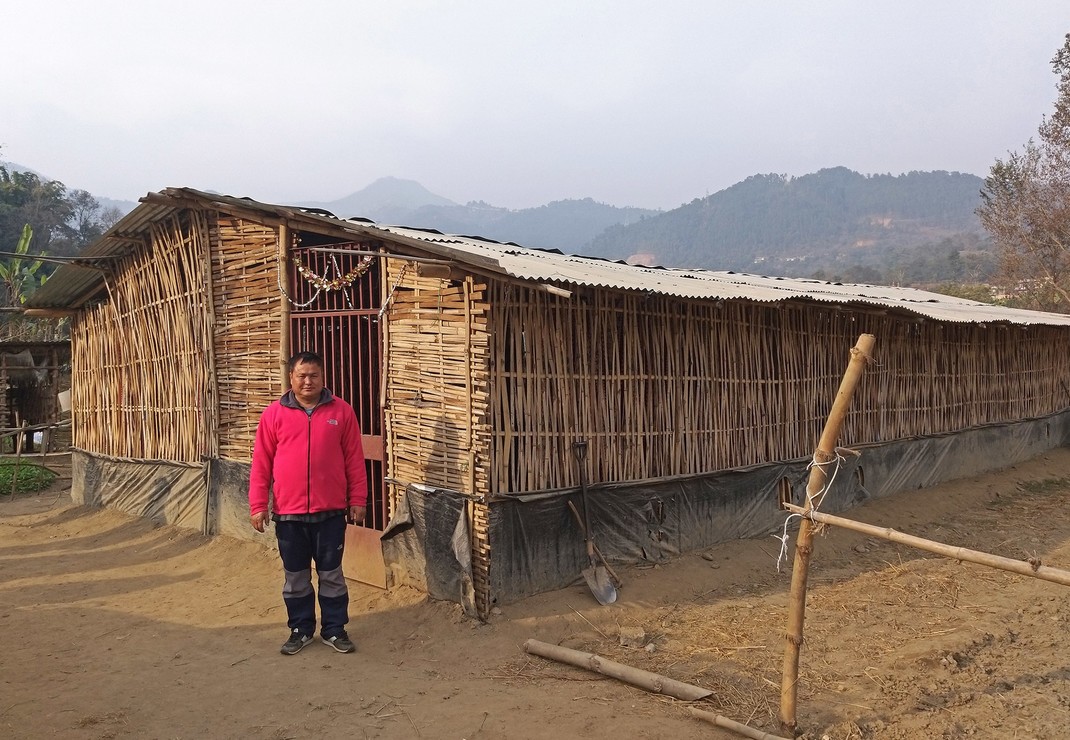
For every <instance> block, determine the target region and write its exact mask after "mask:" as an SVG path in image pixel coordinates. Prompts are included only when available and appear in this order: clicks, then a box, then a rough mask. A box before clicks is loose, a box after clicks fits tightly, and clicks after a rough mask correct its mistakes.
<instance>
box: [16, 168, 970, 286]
mask: <svg viewBox="0 0 1070 740" xmlns="http://www.w3.org/2000/svg"><path fill="white" fill-rule="evenodd" d="M14 166H15V167H18V165H14ZM20 169H24V168H20ZM983 184H984V181H983V180H982V179H981V178H980V177H977V176H975V175H970V174H963V173H959V172H944V171H935V172H909V173H905V174H901V175H891V174H876V175H863V174H859V173H858V172H854V171H852V170H850V169H847V168H846V167H833V168H828V169H823V170H820V171H818V172H815V173H811V174H807V175H802V176H798V177H789V176H786V175H777V174H764V175H754V176H752V177H749V178H747V179H746V180H744V181H742V182H739V183H737V184H735V185H732V186H731V187H728V188H726V189H724V190H721V191H719V192H716V193H714V194H712V195H708V196H706V197H704V198H696V199H695V200H693V201H691V202H690V203H687V204H684V205H682V206H680V207H679V208H676V209H673V210H670V211H658V210H653V209H644V208H621V207H617V206H612V205H607V204H605V203H598V202H596V201H594V200H592V199H590V198H585V199H582V200H559V201H553V202H551V203H547V204H546V205H543V206H539V207H536V208H525V209H518V210H514V209H508V208H502V207H499V206H494V205H490V204H489V203H486V202H484V201H472V202H469V203H466V204H463V205H462V204H459V203H455V202H453V201H451V200H449V199H448V198H445V197H443V196H440V195H437V194H435V193H432V192H431V191H429V190H427V189H426V188H424V187H423V186H422V185H420V184H419V183H417V182H415V181H412V180H404V179H399V178H394V177H384V178H381V179H379V180H376V181H375V182H373V183H371V184H370V185H368V186H367V187H365V188H363V189H361V190H358V191H356V192H354V193H352V194H350V195H347V196H345V197H344V198H340V199H337V200H334V201H306V202H300V203H293V204H291V205H298V206H304V207H308V208H316V209H321V210H325V211H329V212H330V213H332V214H334V215H336V216H338V217H340V218H351V217H362V218H367V219H370V220H372V221H376V222H378V223H386V224H393V225H401V226H412V227H417V228H429V229H436V230H438V231H441V232H443V233H451V234H463V235H468V236H480V237H484V238H488V239H494V240H496V241H502V242H514V243H516V244H521V245H523V246H526V247H539V248H553V249H559V250H561V251H564V252H569V253H576V254H584V255H588V256H593V257H603V258H606V259H615V260H628V261H631V262H636V263H642V264H660V265H664V266H673V267H688V268H705V269H714V270H736V271H746V272H763V273H765V274H770V275H784V276H807V277H808V276H812V275H814V274H816V273H824V272H831V273H833V274H838V273H842V272H843V271H844V269H845V267H849V268H851V269H854V268H859V269H861V270H862V276H863V277H864V278H868V279H869V281H877V280H882V279H883V280H885V281H891V280H892V279H895V280H896V281H898V280H899V277H900V275H899V274H896V275H894V276H893V277H892V278H889V277H887V276H885V274H884V273H886V272H888V271H889V270H891V269H893V268H894V266H895V264H897V263H902V262H918V261H921V262H925V263H930V264H927V266H925V267H923V268H920V271H921V272H925V273H932V272H933V271H934V270H935V271H936V272H937V273H940V272H948V271H947V270H946V269H944V268H945V267H946V265H943V263H942V262H940V260H942V259H944V258H945V257H946V258H947V259H948V260H951V261H954V260H956V259H958V258H959V257H960V256H961V255H973V254H984V253H985V252H986V246H985V240H984V237H983V235H982V230H981V226H980V222H979V220H978V218H977V216H976V214H975V213H974V210H975V209H976V208H977V206H978V205H980V190H981V187H982V186H983ZM97 200H98V201H99V202H101V204H102V205H113V206H116V207H118V208H119V209H120V210H121V211H123V212H124V213H125V212H127V211H129V210H130V209H131V208H133V206H134V205H135V204H133V203H129V202H123V201H113V200H109V199H105V198H99V197H98V198H97ZM934 248H937V249H936V250H935V252H937V253H938V255H937V256H936V257H934ZM985 259H987V258H985ZM985 259H981V262H985ZM934 260H936V262H934ZM985 264H987V262H986V263H985ZM961 267H962V265H961V264H957V268H956V269H958V268H961ZM857 271H858V270H856V272H857ZM958 271H959V272H961V270H960V269H958ZM901 272H902V271H900V273H901ZM952 272H955V271H954V270H953V271H952ZM940 279H943V278H940Z"/></svg>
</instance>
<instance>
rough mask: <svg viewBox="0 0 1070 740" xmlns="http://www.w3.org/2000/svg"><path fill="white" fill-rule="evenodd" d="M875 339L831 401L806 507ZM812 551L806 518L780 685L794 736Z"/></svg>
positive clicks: (783, 718) (862, 342)
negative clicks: (807, 584)
mask: <svg viewBox="0 0 1070 740" xmlns="http://www.w3.org/2000/svg"><path fill="white" fill-rule="evenodd" d="M876 341H877V340H876V338H875V337H874V336H873V335H872V334H862V335H861V336H860V337H859V338H858V341H857V342H856V343H855V346H854V348H853V349H852V350H851V359H850V361H849V362H848V364H847V370H846V371H845V372H844V375H843V380H842V381H841V382H840V389H839V391H837V393H836V398H835V400H834V401H833V403H832V410H831V411H830V412H829V415H828V419H827V420H826V421H825V428H824V429H823V430H822V432H821V437H820V439H819V440H818V443H817V449H816V450H814V464H813V465H812V466H811V468H810V479H809V481H808V482H807V484H806V505H805V510H806V511H809V510H810V509H811V507H812V505H817V504H820V503H821V501H820V499H817V500H815V498H817V497H818V496H819V495H823V494H822V489H823V488H824V486H825V481H826V479H827V477H828V476H827V475H826V474H825V465H826V464H828V463H829V462H831V461H832V460H834V459H835V449H836V442H837V440H838V439H839V436H840V427H842V426H843V420H844V418H845V417H846V416H847V410H848V408H849V407H850V405H851V398H852V397H853V396H854V392H855V388H856V387H857V386H858V382H859V380H860V379H861V377H862V371H863V370H864V369H865V366H866V361H867V360H868V359H869V358H870V356H871V355H872V352H873V345H874V344H875V343H876ZM812 554H813V526H812V522H811V521H810V520H809V519H807V518H806V517H805V516H804V517H803V520H802V522H801V523H800V525H799V534H798V538H797V540H796V543H795V563H794V565H793V566H792V571H791V593H790V598H789V602H788V626H787V630H786V632H785V635H784V638H785V641H784V668H783V675H782V676H781V684H780V730H781V732H783V733H784V734H786V735H788V736H789V737H794V736H795V728H796V725H797V720H796V700H797V698H798V688H799V651H800V649H801V648H802V643H803V624H804V622H805V620H806V582H807V579H808V578H809V575H810V556H811V555H812Z"/></svg>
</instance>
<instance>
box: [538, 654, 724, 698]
mask: <svg viewBox="0 0 1070 740" xmlns="http://www.w3.org/2000/svg"><path fill="white" fill-rule="evenodd" d="M524 652H527V653H532V654H533V655H539V656H542V657H543V658H550V659H551V660H556V661H558V662H559V663H568V664H569V665H574V666H576V667H577V668H586V669H587V670H589V671H594V672H595V673H601V674H603V675H606V676H610V677H611V678H616V679H619V680H621V681H624V682H625V683H630V684H631V685H632V686H638V687H639V688H641V689H646V690H647V691H650V692H653V693H655V694H665V695H666V696H671V697H673V698H675V699H685V700H687V701H695V700H697V699H705V698H706V697H707V696H709V695H710V694H712V693H713V692H712V691H710V690H709V689H704V688H702V687H701V686H694V685H692V684H689V683H684V682H682V681H676V680H675V679H672V678H666V677H665V676H661V675H658V674H657V673H651V672H650V671H644V670H643V669H641V668H633V667H632V666H628V665H624V664H623V663H617V662H615V661H612V660H609V659H607V658H603V657H601V656H598V655H595V654H594V653H584V652H580V651H579V650H573V649H572V648H567V647H561V646H560V645H551V644H550V643H548V642H542V641H540V640H535V639H531V640H528V641H526V642H525V643H524Z"/></svg>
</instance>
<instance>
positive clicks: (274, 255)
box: [212, 215, 287, 462]
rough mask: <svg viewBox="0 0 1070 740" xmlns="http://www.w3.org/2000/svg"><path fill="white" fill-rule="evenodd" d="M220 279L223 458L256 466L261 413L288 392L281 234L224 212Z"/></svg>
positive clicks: (216, 287)
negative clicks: (283, 362) (282, 366)
mask: <svg viewBox="0 0 1070 740" xmlns="http://www.w3.org/2000/svg"><path fill="white" fill-rule="evenodd" d="M212 279H213V293H214V295H213V301H214V303H215V315H216V333H215V342H214V348H215V362H216V367H217V368H218V370H217V376H216V377H217V386H218V389H217V392H218V396H219V456H220V457H221V458H223V459H230V460H236V461H242V462H249V461H250V460H251V459H252V452H253V440H254V439H255V437H256V426H257V423H258V422H259V420H260V413H261V412H262V411H263V410H264V408H265V407H266V406H267V405H268V404H270V403H271V402H272V401H274V400H275V399H276V398H278V397H279V396H281V395H282V393H283V390H284V389H283V379H282V376H281V373H280V370H279V356H280V355H279V353H280V350H279V347H280V342H281V341H282V319H281V316H282V308H283V305H282V304H283V302H284V301H285V300H286V299H285V298H284V297H283V296H282V295H281V294H280V292H279V273H278V241H277V233H276V231H275V229H273V228H271V227H269V226H265V225H263V224H259V223H255V222H252V221H247V220H243V219H240V218H233V217H229V216H224V215H220V216H219V217H218V219H216V221H215V223H214V225H213V238H212ZM286 279H287V278H286V277H283V280H284V281H285V280H286Z"/></svg>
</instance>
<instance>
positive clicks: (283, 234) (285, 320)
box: [278, 224, 291, 391]
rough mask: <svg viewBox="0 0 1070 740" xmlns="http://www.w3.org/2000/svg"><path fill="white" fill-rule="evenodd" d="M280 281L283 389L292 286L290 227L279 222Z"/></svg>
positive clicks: (286, 376)
mask: <svg viewBox="0 0 1070 740" xmlns="http://www.w3.org/2000/svg"><path fill="white" fill-rule="evenodd" d="M278 259H279V281H280V282H281V283H282V286H283V290H285V291H286V292H285V294H284V295H281V296H279V299H280V303H279V370H280V371H281V376H280V377H281V382H282V389H283V391H285V390H286V389H287V388H288V387H289V368H290V354H291V351H290V301H288V300H287V299H286V296H287V295H289V291H290V290H291V287H290V229H289V228H288V227H287V226H286V224H279V251H278Z"/></svg>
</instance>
